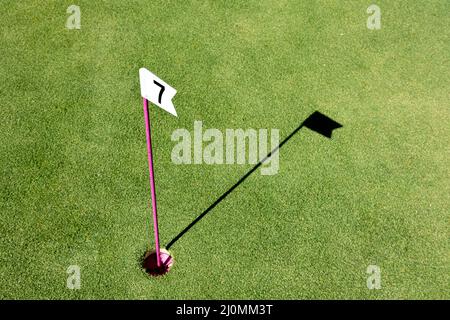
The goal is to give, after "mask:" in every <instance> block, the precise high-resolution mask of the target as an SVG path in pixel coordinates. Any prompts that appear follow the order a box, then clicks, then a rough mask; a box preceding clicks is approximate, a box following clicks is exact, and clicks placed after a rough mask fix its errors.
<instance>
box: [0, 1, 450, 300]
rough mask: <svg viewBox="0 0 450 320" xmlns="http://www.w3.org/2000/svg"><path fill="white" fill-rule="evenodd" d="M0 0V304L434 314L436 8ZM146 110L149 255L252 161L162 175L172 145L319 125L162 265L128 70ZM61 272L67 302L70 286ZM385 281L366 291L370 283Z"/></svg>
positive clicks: (137, 102) (445, 82)
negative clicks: (144, 84)
mask: <svg viewBox="0 0 450 320" xmlns="http://www.w3.org/2000/svg"><path fill="white" fill-rule="evenodd" d="M71 4H73V1H34V0H33V1H31V0H30V1H20V2H17V1H14V2H13V1H8V2H5V1H4V2H3V3H2V4H1V10H0V21H1V29H0V57H1V58H0V59H1V64H0V94H1V108H0V117H1V119H2V121H1V124H0V167H1V181H0V215H1V220H0V234H1V240H0V297H1V298H4V299H6V298H13V299H18V298H32V299H35V298H63V299H82V298H87V299H91V298H101V299H103V298H126V299H128V298H133V299H135V298H137V299H167V298H175V299H177V298H186V299H190V298H207V299H209V298H248V299H253V298H264V299H274V298H285V299H302V298H319V299H323V298H350V299H354V298H362V299H386V298H393V299H403V298H419V299H428V298H447V299H448V298H450V287H449V283H450V279H449V274H450V272H449V271H450V250H449V222H450V201H449V193H450V179H449V178H450V166H449V150H450V139H449V138H450V125H449V124H450V112H449V111H450V108H449V107H450V105H449V98H450V95H449V86H450V81H449V67H450V63H449V49H450V45H449V29H448V26H449V24H450V4H449V2H448V1H446V0H432V1H402V2H400V1H385V0H377V1H376V4H377V5H379V6H380V8H381V13H382V29H381V30H377V31H371V30H368V29H367V27H366V21H367V17H368V14H367V13H366V9H367V7H368V6H369V5H370V4H372V1H362V0H358V1H345V2H343V1H331V0H330V1H279V0H277V1H150V2H149V1H126V2H124V1H119V0H117V1H86V0H78V1H76V4H77V5H79V6H80V8H81V30H67V29H66V28H65V23H66V19H67V18H68V16H69V14H67V13H66V9H67V7H68V6H69V5H71ZM143 66H145V67H147V68H148V69H150V70H151V71H153V72H154V73H155V74H157V75H158V76H160V77H161V78H162V79H164V80H165V81H167V82H168V83H169V84H171V85H172V86H173V87H175V88H176V89H177V90H178V94H177V95H176V97H175V99H174V103H175V106H176V108H177V112H178V115H179V117H178V118H175V117H172V116H171V115H169V114H168V113H166V112H164V111H163V110H161V109H158V108H156V107H154V106H152V108H151V117H152V130H153V139H154V157H155V163H156V172H155V174H156V187H157V196H158V205H159V208H158V209H159V215H160V232H161V242H162V244H167V243H168V242H169V241H170V240H171V239H173V238H174V237H175V236H176V235H177V234H178V233H179V232H180V231H181V230H182V229H183V228H185V227H186V226H187V225H188V224H189V223H190V222H191V221H192V220H194V219H195V218H196V217H197V216H198V215H200V214H201V213H202V212H203V210H205V209H206V208H207V207H208V206H209V205H210V204H212V203H213V202H214V201H215V200H216V199H217V198H218V197H219V196H220V195H221V194H222V193H224V192H225V191H226V190H227V189H228V188H229V187H231V186H232V185H233V184H234V183H235V182H236V181H238V180H239V178H240V177H241V176H243V175H244V174H245V173H246V172H247V171H248V170H249V169H250V168H251V167H252V166H251V165H214V166H211V165H206V164H203V165H175V164H173V163H172V162H171V158H170V155H171V151H172V148H173V146H174V145H175V143H174V142H172V141H171V139H170V137H171V134H172V132H173V131H174V130H176V129H178V128H187V129H188V130H190V131H191V132H192V131H193V123H194V121H195V120H201V121H203V126H204V128H205V129H206V128H217V129H219V130H223V131H224V130H225V129H226V128H232V129H237V128H243V129H247V128H254V129H259V128H268V129H270V128H276V129H279V130H280V135H281V138H284V137H286V136H287V135H289V134H290V133H291V132H292V131H293V130H294V129H295V128H296V127H297V126H298V125H299V124H300V123H301V122H302V121H303V120H304V119H305V118H306V117H307V116H308V115H309V114H311V113H312V112H313V111H315V110H319V111H320V112H322V113H324V114H326V115H328V116H330V117H331V118H333V119H334V120H336V121H338V122H339V123H341V124H342V125H343V128H341V129H338V130H336V131H335V132H334V135H333V139H331V140H329V139H326V138H324V137H321V136H320V135H318V134H317V133H315V132H312V131H309V130H308V129H306V128H304V129H302V130H300V132H299V133H298V134H296V135H295V136H294V137H293V138H292V139H291V140H289V142H288V143H286V144H285V145H284V146H283V148H282V149H281V150H280V170H279V173H278V174H276V175H273V176H262V175H261V174H260V171H259V170H258V171H257V172H255V173H253V174H252V175H251V176H250V177H249V178H248V179H247V180H246V181H245V182H244V183H242V184H241V185H240V186H239V187H238V188H237V189H236V190H235V191H234V192H232V193H231V194H230V195H229V196H228V197H227V198H226V199H225V200H224V201H222V202H221V203H220V204H219V205H218V206H216V207H215V208H214V210H212V211H211V212H210V213H208V215H206V216H205V217H204V218H203V219H202V220H201V221H200V222H199V223H197V224H196V225H195V226H194V227H193V228H192V229H191V230H190V231H189V232H187V233H186V234H185V235H184V236H183V237H181V238H180V239H179V240H178V241H177V242H176V243H175V244H174V245H173V246H172V248H171V252H172V254H173V255H174V256H175V265H174V267H173V269H172V271H171V272H170V273H169V274H168V275H167V276H165V277H162V278H150V277H148V276H147V275H146V274H145V273H144V272H143V271H142V270H141V268H140V259H141V257H142V255H143V253H144V251H145V250H147V249H150V248H152V247H154V244H153V240H152V224H151V207H150V203H149V202H150V200H149V199H150V193H149V185H148V171H147V170H148V169H147V163H146V160H147V159H146V147H145V132H144V121H143V115H142V101H141V98H140V92H139V83H138V69H139V68H140V67H143ZM70 265H78V266H79V267H80V268H81V289H80V290H69V289H67V288H66V280H67V277H68V276H69V275H68V274H67V273H66V270H67V268H68V267H69V266H70ZM369 265H377V266H379V267H380V268H381V285H382V288H381V289H380V290H369V289H368V288H367V285H366V281H367V277H368V276H369V275H368V274H367V273H366V269H367V267H368V266H369Z"/></svg>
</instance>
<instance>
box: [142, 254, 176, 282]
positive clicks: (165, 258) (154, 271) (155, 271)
mask: <svg viewBox="0 0 450 320" xmlns="http://www.w3.org/2000/svg"><path fill="white" fill-rule="evenodd" d="M160 258H161V265H160V266H159V267H158V258H157V255H156V251H155V250H153V251H149V252H147V253H146V254H145V256H144V262H143V267H144V270H145V272H147V273H148V274H149V275H151V276H155V277H156V276H162V275H165V274H166V273H168V272H169V271H170V269H171V268H172V266H173V263H174V259H173V257H172V256H171V255H170V253H169V251H167V250H165V249H161V250H160Z"/></svg>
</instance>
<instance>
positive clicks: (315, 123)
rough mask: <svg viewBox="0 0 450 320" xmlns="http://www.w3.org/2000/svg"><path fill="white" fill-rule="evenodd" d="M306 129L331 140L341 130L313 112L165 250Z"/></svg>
mask: <svg viewBox="0 0 450 320" xmlns="http://www.w3.org/2000/svg"><path fill="white" fill-rule="evenodd" d="M303 127H307V128H309V129H311V130H313V131H316V132H317V133H320V134H321V135H323V136H325V137H327V138H331V134H332V131H333V130H334V129H337V128H341V127H342V125H341V124H339V123H338V122H336V121H334V120H333V119H330V118H328V117H327V116H325V115H323V114H322V113H320V112H319V111H315V112H313V113H312V114H311V115H310V116H309V117H308V118H307V119H306V120H305V121H303V122H302V123H301V124H300V125H299V126H298V127H297V128H296V129H295V130H294V131H292V132H291V133H290V134H289V135H288V136H287V137H286V138H284V139H283V141H281V143H280V144H279V145H278V146H277V147H276V148H274V149H273V150H272V151H270V152H269V153H268V154H267V156H265V157H264V159H262V160H260V161H259V162H258V163H257V164H256V165H255V166H254V167H253V168H252V169H250V171H248V172H247V173H246V174H245V175H244V176H242V177H241V178H240V179H239V180H238V181H237V182H236V183H235V184H234V185H233V186H232V187H231V188H230V189H228V190H227V191H225V192H224V193H223V194H222V195H221V196H220V197H219V198H218V199H217V200H216V201H214V202H213V203H212V204H211V205H210V206H209V207H208V208H206V210H205V211H203V212H202V213H201V214H200V215H199V216H198V217H197V218H195V219H194V220H193V221H192V222H191V223H190V224H189V225H188V226H187V227H186V228H184V229H183V230H182V231H181V232H180V233H179V234H177V235H176V236H175V237H174V238H173V239H172V240H171V241H170V242H169V243H168V244H167V245H166V249H167V250H169V249H170V248H171V247H172V246H173V245H174V244H175V242H177V241H178V240H179V239H180V238H181V237H182V236H183V235H184V234H186V232H188V231H189V230H190V229H191V228H192V227H193V226H194V225H196V224H197V223H198V222H199V221H200V220H202V219H203V218H204V217H205V216H206V215H207V214H208V213H209V212H210V211H211V210H212V209H214V208H215V207H216V206H217V205H218V204H219V203H220V202H222V201H223V200H224V199H225V198H226V197H227V196H228V195H229V194H230V193H231V192H233V191H234V190H235V189H236V188H237V187H238V186H239V185H240V184H241V183H242V182H244V181H245V179H247V178H248V177H249V176H250V175H251V174H252V173H253V172H255V171H256V170H257V169H258V168H259V167H260V166H261V165H262V164H263V163H264V162H265V161H267V160H268V159H269V158H270V157H271V156H272V155H273V154H274V153H275V152H278V151H279V149H280V148H281V147H282V146H283V145H284V144H285V143H286V142H288V141H289V140H290V139H292V137H293V136H294V135H296V134H297V133H298V132H299V131H300V129H301V128H303Z"/></svg>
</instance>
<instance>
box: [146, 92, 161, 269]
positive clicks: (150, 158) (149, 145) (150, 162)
mask: <svg viewBox="0 0 450 320" xmlns="http://www.w3.org/2000/svg"><path fill="white" fill-rule="evenodd" d="M144 118H145V134H146V136H147V154H148V171H149V173H150V189H151V193H152V210H153V229H154V232H155V246H156V261H157V262H156V263H157V265H158V268H159V267H161V256H160V250H159V231H158V215H157V213H156V191H155V173H154V171H153V155H152V138H151V133H150V116H149V112H148V101H147V99H145V98H144Z"/></svg>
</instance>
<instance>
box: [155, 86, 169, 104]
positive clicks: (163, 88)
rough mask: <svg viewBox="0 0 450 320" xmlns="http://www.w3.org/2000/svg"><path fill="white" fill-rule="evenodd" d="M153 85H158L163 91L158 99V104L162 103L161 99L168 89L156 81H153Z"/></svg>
mask: <svg viewBox="0 0 450 320" xmlns="http://www.w3.org/2000/svg"><path fill="white" fill-rule="evenodd" d="M153 83H154V84H156V85H157V86H158V87H160V88H161V90H160V91H159V97H158V102H159V103H161V98H162V94H163V92H164V90H165V89H166V88H165V87H164V86H163V85H162V84H161V83H159V82H158V81H156V80H153Z"/></svg>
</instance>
